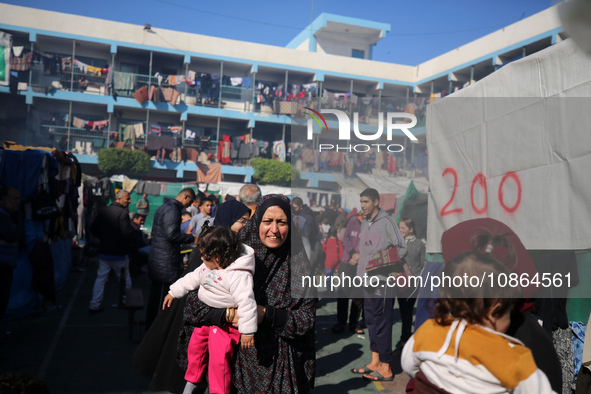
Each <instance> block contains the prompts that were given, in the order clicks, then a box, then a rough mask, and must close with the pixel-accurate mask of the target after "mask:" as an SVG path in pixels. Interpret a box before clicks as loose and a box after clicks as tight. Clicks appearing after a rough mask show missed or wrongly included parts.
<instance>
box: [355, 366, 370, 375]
mask: <svg viewBox="0 0 591 394" xmlns="http://www.w3.org/2000/svg"><path fill="white" fill-rule="evenodd" d="M351 372H352V373H354V374H357V375H367V374H370V373H373V372H374V370H373V369H369V368H367V367H361V368H353V369H351Z"/></svg>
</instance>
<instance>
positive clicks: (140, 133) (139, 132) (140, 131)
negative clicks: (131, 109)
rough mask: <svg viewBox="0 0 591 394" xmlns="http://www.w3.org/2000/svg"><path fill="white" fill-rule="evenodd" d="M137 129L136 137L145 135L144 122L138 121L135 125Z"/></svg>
mask: <svg viewBox="0 0 591 394" xmlns="http://www.w3.org/2000/svg"><path fill="white" fill-rule="evenodd" d="M133 128H134V129H135V138H141V137H143V136H144V124H143V123H136V124H134V125H133Z"/></svg>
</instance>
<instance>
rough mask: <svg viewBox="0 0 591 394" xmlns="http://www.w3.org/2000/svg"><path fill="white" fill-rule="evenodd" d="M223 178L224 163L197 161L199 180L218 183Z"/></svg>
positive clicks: (200, 181)
mask: <svg viewBox="0 0 591 394" xmlns="http://www.w3.org/2000/svg"><path fill="white" fill-rule="evenodd" d="M221 180H222V165H221V164H220V163H214V164H204V163H197V182H199V183H218V182H221Z"/></svg>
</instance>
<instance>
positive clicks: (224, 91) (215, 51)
mask: <svg viewBox="0 0 591 394" xmlns="http://www.w3.org/2000/svg"><path fill="white" fill-rule="evenodd" d="M0 10H1V12H0V31H3V32H5V33H8V34H10V35H12V45H13V53H12V56H13V60H12V65H13V70H12V72H13V73H14V74H16V75H15V78H14V85H13V86H12V89H11V88H10V87H9V86H0V135H1V136H2V138H3V139H4V140H13V141H16V142H19V143H22V144H26V145H34V146H55V147H58V148H60V149H62V150H70V151H72V152H74V153H75V154H76V156H77V157H78V159H79V160H80V162H81V163H83V165H84V170H85V171H86V172H90V173H92V172H96V171H97V167H96V163H97V152H98V151H99V150H100V149H102V148H104V147H108V146H117V147H123V146H127V147H132V148H134V149H144V150H147V151H148V153H149V154H150V155H151V156H152V157H153V160H152V162H151V163H152V164H151V165H152V170H151V172H150V173H149V175H148V176H149V177H154V178H161V179H162V178H166V179H169V180H170V179H174V178H176V179H177V180H179V181H180V180H185V181H186V180H195V172H196V164H195V162H196V161H197V160H200V159H204V160H205V159H212V158H213V157H216V159H217V156H218V150H219V151H220V155H221V161H222V164H223V165H222V172H223V174H224V178H225V180H231V181H232V180H234V181H249V180H250V177H251V175H252V173H253V170H252V168H250V167H249V159H250V158H252V157H253V156H256V155H257V154H258V155H261V156H264V157H269V158H271V157H273V147H274V144H275V145H281V143H280V141H283V143H285V144H286V146H287V147H288V153H291V154H292V155H300V153H301V149H302V148H304V149H305V148H306V146H303V147H296V146H295V145H294V146H292V147H291V151H290V150H289V147H290V142H291V140H292V138H291V135H292V127H294V126H295V125H300V126H304V125H305V124H306V122H307V118H306V117H305V116H304V110H303V108H304V107H308V108H312V109H315V110H319V109H322V108H337V109H341V110H342V111H344V112H346V113H347V114H349V115H351V120H353V116H352V114H353V113H358V116H359V124H360V126H359V127H360V129H361V130H362V131H363V130H365V131H371V130H375V127H376V125H377V124H378V114H379V113H380V112H413V113H414V114H415V115H416V116H417V118H418V124H417V126H416V127H414V128H413V133H414V134H415V135H416V136H418V138H419V141H418V142H419V143H418V144H410V143H408V139H407V138H405V137H404V135H403V134H402V133H400V134H399V135H395V136H394V137H393V140H394V142H396V143H399V144H400V145H403V146H404V147H405V150H404V153H399V154H397V155H398V156H397V158H398V163H399V165H400V164H402V165H410V166H412V165H413V164H414V163H415V162H416V160H417V157H418V156H419V155H420V154H421V152H424V147H425V108H426V105H428V103H429V102H430V101H432V100H434V99H436V97H441V96H445V95H447V94H450V93H452V92H454V91H456V90H458V89H461V88H462V87H464V86H466V85H468V84H470V83H472V82H474V81H477V80H479V79H482V78H484V77H486V76H487V75H489V74H490V73H492V72H494V71H495V70H496V69H498V68H499V67H502V66H503V65H505V64H507V63H508V62H511V61H513V60H516V59H519V58H521V57H523V56H527V55H529V54H532V53H534V52H537V51H539V50H542V49H544V48H546V47H548V46H550V45H553V44H555V43H556V42H558V41H560V40H562V39H564V38H565V35H564V32H563V30H562V28H561V26H560V22H559V19H558V16H557V12H556V7H551V8H549V9H547V10H545V11H542V12H540V13H538V14H535V15H533V16H531V17H529V18H526V19H524V20H521V21H519V22H516V23H514V24H512V25H509V26H507V27H505V28H503V29H501V30H498V31H496V32H493V33H491V34H489V35H487V36H485V37H482V38H480V39H478V40H475V41H473V42H470V43H467V44H466V45H464V46H462V47H459V48H457V49H454V50H453V51H450V52H448V53H445V54H443V55H441V56H438V57H436V58H433V59H431V60H429V61H426V62H424V63H421V64H419V65H416V66H407V65H399V64H392V63H384V62H378V61H374V60H372V48H373V47H374V46H375V45H377V43H378V42H379V41H380V39H382V38H383V37H384V36H385V34H386V33H387V32H388V31H389V30H390V25H389V24H385V23H377V22H372V21H367V20H361V19H355V18H348V17H342V16H337V15H331V14H322V15H320V16H319V17H318V18H317V19H316V20H315V21H314V22H313V23H312V24H311V25H310V26H309V27H308V28H306V29H304V30H303V31H302V32H301V33H300V34H299V35H298V36H297V37H295V38H294V39H293V40H292V41H291V42H290V43H289V44H288V45H287V47H286V48H281V47H276V46H269V45H262V44H256V43H250V42H243V41H236V40H229V39H222V38H216V37H210V36H204V35H198V34H189V33H183V32H179V31H171V30H164V29H157V28H153V27H151V26H149V25H145V26H138V25H131V24H126V23H119V22H112V21H108V20H101V19H94V18H88V17H81V16H77V15H70V14H63V13H56V12H50V11H43V10H38V9H32V8H26V7H19V6H12V5H6V4H1V5H0ZM134 96H135V97H134ZM327 120H328V119H327ZM294 130H295V129H294ZM336 130H337V122H336V120H328V131H326V132H322V133H320V134H315V135H314V138H313V140H312V141H307V142H308V143H309V147H318V145H319V144H321V143H336V141H337V131H336ZM157 137H158V138H157ZM223 141H230V142H231V147H232V148H231V149H229V150H227V149H226V151H225V152H224V150H223V149H219V147H220V145H223ZM255 141H256V142H255ZM238 143H239V144H240V147H238ZM249 143H250V144H249ZM199 155H201V156H199ZM163 157H164V159H163ZM313 161H314V160H312V162H311V161H310V159H309V158H308V159H305V160H303V164H300V165H301V170H302V178H303V179H304V180H308V182H309V185H310V186H318V185H319V183H321V182H334V177H333V176H332V175H331V174H330V170H331V167H330V166H329V165H328V164H330V163H328V164H327V165H326V166H322V165H321V166H320V168H319V167H318V165H317V163H316V164H314V163H313ZM333 169H334V168H333ZM359 170H360V171H364V169H359ZM365 170H367V171H370V170H371V169H365ZM323 171H327V172H323Z"/></svg>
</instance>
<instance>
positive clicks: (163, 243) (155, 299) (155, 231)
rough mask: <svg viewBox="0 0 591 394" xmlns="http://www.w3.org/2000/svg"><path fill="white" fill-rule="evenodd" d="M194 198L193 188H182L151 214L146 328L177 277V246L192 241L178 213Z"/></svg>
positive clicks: (193, 239) (179, 252) (179, 263)
mask: <svg viewBox="0 0 591 394" xmlns="http://www.w3.org/2000/svg"><path fill="white" fill-rule="evenodd" d="M194 200H195V192H194V191H193V189H191V188H186V189H183V190H181V192H180V193H179V195H178V196H177V197H176V198H175V199H174V200H172V199H171V200H169V201H167V202H166V203H164V204H163V205H161V206H160V208H158V210H157V211H156V213H155V214H154V224H153V225H152V247H151V249H150V258H149V260H148V276H149V278H150V280H151V281H152V285H151V287H150V296H149V299H148V308H147V311H146V329H148V328H150V326H151V325H152V322H153V321H154V319H155V318H156V316H157V315H158V311H159V310H160V309H162V302H163V301H164V297H165V296H166V294H168V288H169V287H170V285H171V284H173V283H174V282H175V281H176V280H177V279H178V278H180V276H181V273H182V270H183V269H182V264H183V259H182V257H181V249H180V246H181V245H182V244H188V243H193V242H195V237H194V236H193V235H192V234H183V233H182V232H181V212H182V210H183V209H185V208H187V207H189V206H190V205H191V204H192V203H193V201H194Z"/></svg>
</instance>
